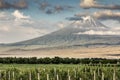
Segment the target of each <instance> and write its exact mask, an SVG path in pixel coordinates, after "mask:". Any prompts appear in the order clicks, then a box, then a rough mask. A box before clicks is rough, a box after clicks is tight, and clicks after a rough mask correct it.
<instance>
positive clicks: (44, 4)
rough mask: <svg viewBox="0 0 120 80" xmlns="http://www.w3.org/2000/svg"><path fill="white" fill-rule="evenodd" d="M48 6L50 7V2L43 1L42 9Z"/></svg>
mask: <svg viewBox="0 0 120 80" xmlns="http://www.w3.org/2000/svg"><path fill="white" fill-rule="evenodd" d="M48 7H50V4H49V3H48V2H41V3H40V9H41V10H45V9H46V8H48Z"/></svg>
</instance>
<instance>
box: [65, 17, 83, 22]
mask: <svg viewBox="0 0 120 80" xmlns="http://www.w3.org/2000/svg"><path fill="white" fill-rule="evenodd" d="M66 19H67V20H69V21H78V20H82V18H81V17H76V16H75V17H67V18H66Z"/></svg>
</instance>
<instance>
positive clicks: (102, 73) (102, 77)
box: [102, 72, 104, 80]
mask: <svg viewBox="0 0 120 80" xmlns="http://www.w3.org/2000/svg"><path fill="white" fill-rule="evenodd" d="M102 80H104V73H103V72H102Z"/></svg>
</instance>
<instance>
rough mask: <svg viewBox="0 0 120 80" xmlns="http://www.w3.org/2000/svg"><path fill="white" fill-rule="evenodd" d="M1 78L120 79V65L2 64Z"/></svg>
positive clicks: (20, 79)
mask: <svg viewBox="0 0 120 80" xmlns="http://www.w3.org/2000/svg"><path fill="white" fill-rule="evenodd" d="M0 80H120V67H117V66H115V65H110V64H109V65H94V66H91V65H88V64H87V65H85V64H78V65H73V64H69V65H67V64H66V65H65V64H58V65H52V64H48V65H43V64H42V65H40V64H36V65H35V64H0Z"/></svg>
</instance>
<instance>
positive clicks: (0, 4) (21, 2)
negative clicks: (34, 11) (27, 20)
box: [0, 0, 28, 9]
mask: <svg viewBox="0 0 120 80" xmlns="http://www.w3.org/2000/svg"><path fill="white" fill-rule="evenodd" d="M27 6H28V5H27V2H26V1H25V0H18V1H17V2H14V3H9V2H6V1H5V0H0V9H9V8H17V9H23V8H27Z"/></svg>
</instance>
